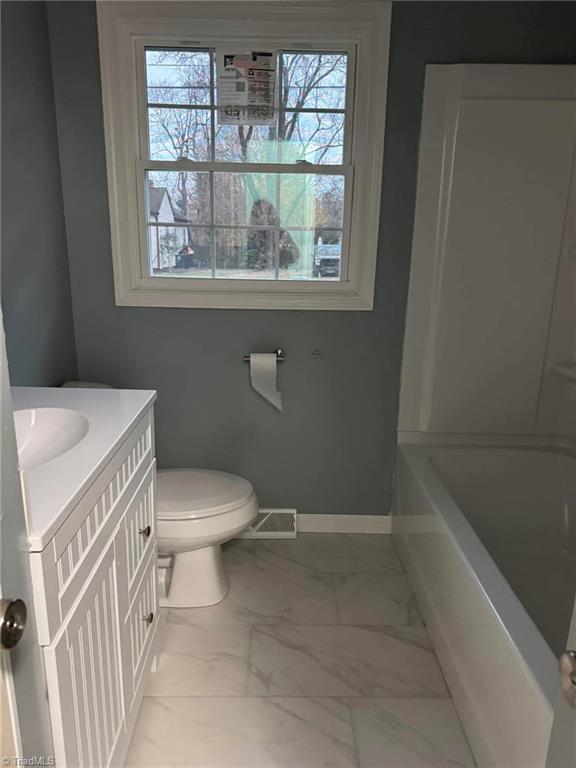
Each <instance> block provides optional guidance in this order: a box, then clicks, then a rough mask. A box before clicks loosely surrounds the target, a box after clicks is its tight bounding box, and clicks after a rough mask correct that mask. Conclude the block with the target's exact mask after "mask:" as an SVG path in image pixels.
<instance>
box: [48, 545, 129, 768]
mask: <svg viewBox="0 0 576 768" xmlns="http://www.w3.org/2000/svg"><path fill="white" fill-rule="evenodd" d="M116 585H117V573H116V560H115V552H114V542H113V541H112V542H110V544H109V546H108V548H107V549H106V551H105V554H104V555H103V557H102V559H101V561H100V564H99V565H98V566H97V568H96V570H95V571H94V572H93V574H92V576H91V579H90V584H89V586H88V587H87V589H86V592H85V593H84V595H83V596H82V599H81V600H80V602H79V603H78V604H77V606H76V608H75V609H74V611H73V613H72V614H71V616H70V618H69V621H68V622H67V624H66V625H65V627H63V628H62V630H61V631H60V632H59V633H58V635H57V637H56V639H55V642H54V643H53V644H52V645H49V646H46V647H45V649H44V656H45V663H46V677H47V682H48V695H49V702H50V715H51V720H52V729H53V736H54V748H55V753H56V764H57V765H58V766H60V767H61V768H73V766H83V767H85V768H94V767H95V766H107V765H109V764H110V761H111V759H112V757H113V755H114V750H115V747H116V745H117V743H118V741H119V740H120V737H121V736H122V733H123V731H124V697H123V691H122V673H121V669H122V664H121V650H120V639H119V638H120V621H119V614H118V603H117V586H116Z"/></svg>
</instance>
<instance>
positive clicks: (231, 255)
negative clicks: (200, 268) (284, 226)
mask: <svg viewBox="0 0 576 768" xmlns="http://www.w3.org/2000/svg"><path fill="white" fill-rule="evenodd" d="M278 238H279V232H278V230H262V229H256V230H254V229H216V233H215V248H216V277H222V278H227V279H229V280H274V278H275V277H276V253H277V250H278Z"/></svg>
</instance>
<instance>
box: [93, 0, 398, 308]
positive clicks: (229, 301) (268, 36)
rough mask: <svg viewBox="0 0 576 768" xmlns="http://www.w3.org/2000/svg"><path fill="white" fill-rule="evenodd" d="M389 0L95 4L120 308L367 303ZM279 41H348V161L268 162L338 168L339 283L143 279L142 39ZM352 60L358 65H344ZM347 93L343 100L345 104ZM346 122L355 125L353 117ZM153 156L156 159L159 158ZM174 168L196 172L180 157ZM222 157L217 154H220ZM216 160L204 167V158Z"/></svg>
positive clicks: (313, 46) (309, 44) (239, 167)
mask: <svg viewBox="0 0 576 768" xmlns="http://www.w3.org/2000/svg"><path fill="white" fill-rule="evenodd" d="M390 17H391V4H390V3H389V2H378V3H374V2H372V3H369V2H366V3H364V2H341V1H338V2H331V1H330V0H328V2H318V3H317V4H316V6H315V7H309V5H308V4H298V3H294V4H290V5H288V4H285V3H282V2H276V1H275V0H270V1H269V2H267V3H258V2H244V1H243V0H236V1H235V2H216V1H215V0H213V2H211V3H205V2H194V1H192V2H190V1H188V0H180V2H153V1H151V0H149V1H145V2H140V1H138V0H135V1H131V0H127V1H125V0H118V1H117V2H110V1H109V0H108V1H104V2H98V28H99V39H100V67H101V75H102V99H103V107H104V129H105V138H106V162H107V170H108V190H109V203H110V222H111V231H112V255H113V264H114V284H115V294H116V303H117V304H118V305H120V306H144V307H184V308H185V307H198V308H220V309H305V310H371V309H372V308H373V298H374V279H375V272H376V258H377V248H378V228H379V219H380V192H381V184H382V165H383V159H384V127H385V117H386V87H387V80H388V51H389V38H390ZM222 43H233V44H234V46H235V47H241V48H244V47H250V45H252V44H257V45H258V47H262V46H266V47H276V48H279V49H283V48H287V47H289V48H291V49H297V50H307V49H309V50H345V51H347V52H348V53H349V55H350V57H351V58H350V67H349V81H348V87H349V88H353V89H354V101H353V104H354V108H353V114H351V112H352V110H351V111H350V112H348V111H347V113H346V116H345V141H347V142H349V145H348V148H347V151H346V155H347V157H345V162H346V165H342V166H333V167H332V168H330V169H329V167H328V166H322V169H320V168H317V167H316V166H315V165H313V164H306V165H305V166H304V165H303V166H301V167H299V166H296V165H278V166H271V165H267V168H266V170H267V171H268V170H270V171H271V172H273V171H274V170H276V169H277V170H278V171H281V172H283V173H318V172H324V173H329V172H332V173H334V174H344V175H345V176H346V184H345V189H346V200H345V221H344V232H345V235H346V232H348V233H349V240H348V242H347V243H346V245H345V246H344V248H343V257H342V272H343V277H344V279H341V280H339V281H335V280H334V281H332V280H330V281H321V280H310V281H304V280H232V279H230V280H229V279H224V278H216V279H211V278H184V277H174V278H170V277H164V276H162V277H157V276H155V277H151V276H150V275H149V274H148V263H147V242H146V238H144V239H143V237H144V235H145V234H146V233H145V232H144V228H143V227H144V225H143V218H144V216H143V212H144V210H145V208H144V205H145V203H144V191H145V189H144V185H143V183H142V181H141V180H142V178H143V171H144V169H153V167H154V161H149V160H144V155H143V153H142V151H141V147H142V141H143V137H145V136H146V130H147V127H146V122H144V124H143V123H142V120H143V105H142V90H141V84H142V82H143V77H144V72H143V67H144V57H143V51H144V48H145V47H146V46H159V47H161V46H170V45H183V46H190V47H194V48H203V47H207V48H213V47H217V46H219V45H221V44H222ZM354 65H355V71H354V70H353V66H354ZM349 103H350V102H349V101H347V104H349ZM351 123H352V125H351ZM159 165H161V163H160V164H159ZM171 165H173V167H174V170H179V166H181V168H185V169H187V170H201V165H202V164H201V163H198V162H193V163H192V162H190V161H178V162H175V163H173V164H172V163H171ZM219 165H220V164H219ZM231 165H233V166H234V168H233V170H234V171H239V172H242V171H250V170H258V171H260V172H261V171H262V167H261V166H259V165H255V166H251V165H250V164H248V163H234V164H228V163H222V170H223V171H225V170H229V169H230V166H231ZM211 167H212V169H213V165H211Z"/></svg>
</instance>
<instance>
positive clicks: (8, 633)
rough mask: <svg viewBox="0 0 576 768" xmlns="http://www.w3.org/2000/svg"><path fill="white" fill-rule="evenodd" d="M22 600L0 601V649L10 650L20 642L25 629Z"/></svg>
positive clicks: (24, 604)
mask: <svg viewBox="0 0 576 768" xmlns="http://www.w3.org/2000/svg"><path fill="white" fill-rule="evenodd" d="M26 616H27V611H26V603H25V602H24V600H6V599H0V648H4V649H5V650H10V648H14V646H15V645H16V644H17V643H18V642H19V641H20V638H21V637H22V635H23V634H24V628H25V627H26Z"/></svg>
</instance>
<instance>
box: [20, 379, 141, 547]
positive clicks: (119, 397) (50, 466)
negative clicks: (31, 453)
mask: <svg viewBox="0 0 576 768" xmlns="http://www.w3.org/2000/svg"><path fill="white" fill-rule="evenodd" d="M155 399H156V393H155V392H153V391H149V390H133V389H74V388H52V387H13V388H12V402H13V405H14V410H15V411H16V410H20V409H22V408H69V409H71V410H74V411H78V412H79V413H81V414H82V415H83V416H84V417H85V418H86V419H87V420H88V422H89V429H88V432H87V434H86V435H85V437H83V438H82V440H80V442H79V443H77V444H76V445H75V446H74V447H73V448H71V449H70V450H68V451H66V452H65V453H63V454H61V455H60V456H57V457H56V458H54V459H52V460H51V461H48V462H46V463H45V464H40V465H38V466H36V467H32V468H30V469H27V470H25V471H23V470H21V472H20V474H21V477H22V490H23V495H24V506H25V510H26V520H27V525H28V540H29V545H30V551H32V552H39V551H41V550H42V549H44V547H45V546H46V544H47V543H48V542H49V541H50V539H51V538H52V536H53V535H54V533H55V532H56V531H57V530H58V528H59V527H60V526H61V525H62V523H63V522H64V520H65V519H66V517H67V516H68V515H69V514H70V512H71V511H72V509H73V508H74V507H75V506H76V504H77V503H78V501H79V500H80V499H81V498H82V496H83V495H84V493H85V492H86V489H87V488H88V486H89V485H90V484H91V483H92V481H93V480H94V478H95V477H96V475H97V474H98V473H99V472H100V470H101V469H102V468H103V467H104V465H105V464H106V463H107V462H108V461H109V460H110V458H111V457H112V456H113V455H114V453H115V452H116V451H117V450H118V448H119V447H120V445H121V443H122V442H123V440H124V438H125V437H126V436H127V435H128V432H129V431H130V429H131V428H132V427H133V426H134V424H135V423H136V422H137V421H138V419H139V418H140V417H141V416H142V415H143V414H144V413H145V412H146V411H147V410H148V409H149V408H150V407H151V405H152V403H153V402H154V400H155Z"/></svg>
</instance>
